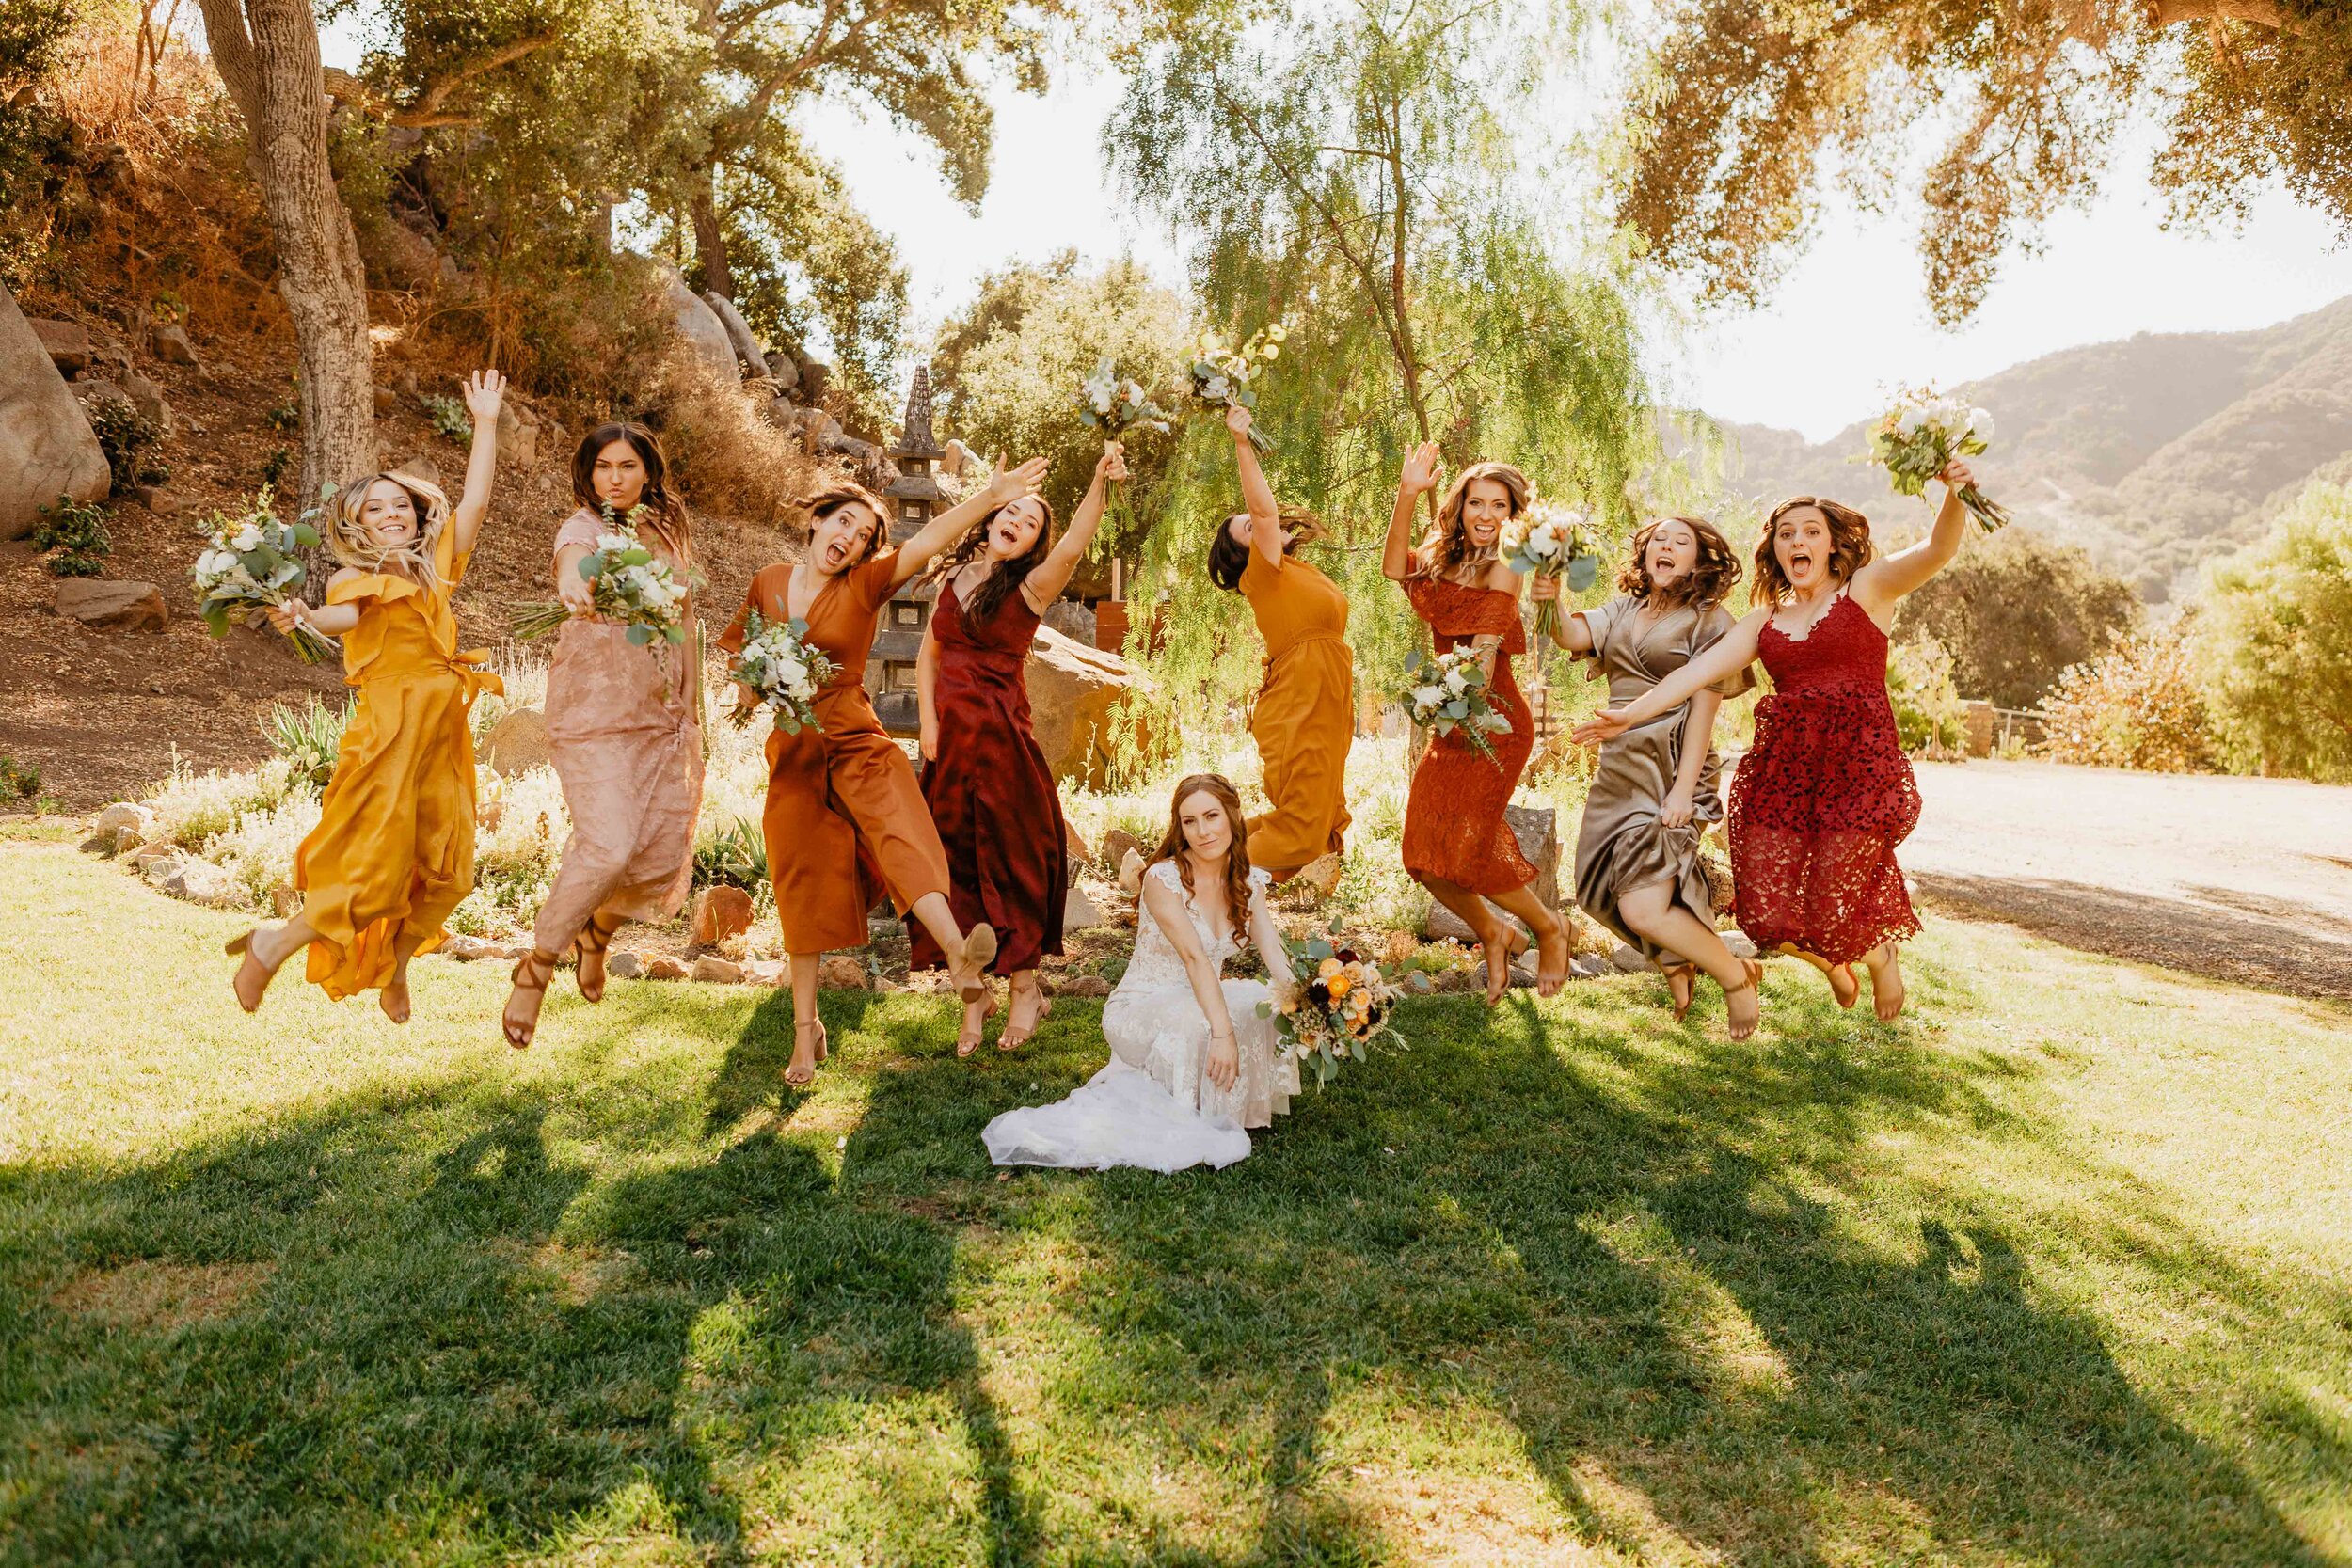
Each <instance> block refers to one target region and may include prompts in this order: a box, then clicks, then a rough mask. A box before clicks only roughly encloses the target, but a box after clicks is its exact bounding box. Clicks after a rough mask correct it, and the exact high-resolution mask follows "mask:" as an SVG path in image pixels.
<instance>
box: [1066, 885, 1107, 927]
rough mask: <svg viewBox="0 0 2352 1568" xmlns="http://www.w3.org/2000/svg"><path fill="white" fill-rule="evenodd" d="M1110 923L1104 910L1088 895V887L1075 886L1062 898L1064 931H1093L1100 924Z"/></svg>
mask: <svg viewBox="0 0 2352 1568" xmlns="http://www.w3.org/2000/svg"><path fill="white" fill-rule="evenodd" d="M1109 924H1110V922H1109V921H1107V920H1104V918H1103V911H1101V910H1098V909H1096V908H1095V907H1094V900H1093V899H1091V898H1089V897H1088V896H1087V891H1086V889H1084V888H1082V887H1073V888H1072V889H1071V890H1070V892H1069V894H1068V895H1067V896H1066V897H1065V898H1064V899H1063V900H1062V907H1061V928H1062V929H1063V931H1065V932H1069V931H1091V930H1093V929H1094V928H1095V927H1098V926H1107V925H1109Z"/></svg>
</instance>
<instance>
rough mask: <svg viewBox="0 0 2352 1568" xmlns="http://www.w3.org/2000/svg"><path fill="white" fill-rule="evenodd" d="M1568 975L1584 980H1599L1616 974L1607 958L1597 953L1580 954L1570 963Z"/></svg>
mask: <svg viewBox="0 0 2352 1568" xmlns="http://www.w3.org/2000/svg"><path fill="white" fill-rule="evenodd" d="M1568 973H1569V974H1573V975H1575V976H1577V977H1578V978H1579V979H1582V980H1597V979H1599V978H1600V977H1601V976H1602V975H1604V974H1614V973H1615V969H1614V966H1613V965H1612V964H1611V963H1610V962H1609V960H1608V959H1607V958H1602V957H1601V956H1600V955H1599V954H1597V953H1580V954H1578V955H1577V956H1576V957H1575V958H1571V959H1570V960H1569V961H1568Z"/></svg>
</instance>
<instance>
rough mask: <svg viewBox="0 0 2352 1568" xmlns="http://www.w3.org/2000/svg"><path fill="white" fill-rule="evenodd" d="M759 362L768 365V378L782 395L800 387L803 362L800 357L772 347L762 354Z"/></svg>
mask: <svg viewBox="0 0 2352 1568" xmlns="http://www.w3.org/2000/svg"><path fill="white" fill-rule="evenodd" d="M759 362H760V363H761V364H763V365H765V366H767V367H768V379H769V380H770V381H771V382H772V383H773V384H774V386H775V388H776V391H777V393H778V394H779V395H780V396H781V395H782V394H786V393H790V392H794V391H797V390H799V389H800V385H801V362H800V361H799V360H798V359H795V358H793V357H792V356H790V355H788V354H787V353H785V352H784V351H783V350H782V349H772V348H771V349H770V350H769V351H768V352H767V353H766V354H763V355H761V356H760V357H759Z"/></svg>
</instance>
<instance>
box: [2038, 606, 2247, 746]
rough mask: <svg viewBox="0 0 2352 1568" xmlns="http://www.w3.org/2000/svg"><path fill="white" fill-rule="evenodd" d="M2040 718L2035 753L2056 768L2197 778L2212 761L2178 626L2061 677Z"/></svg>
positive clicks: (2208, 720)
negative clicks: (2043, 755)
mask: <svg viewBox="0 0 2352 1568" xmlns="http://www.w3.org/2000/svg"><path fill="white" fill-rule="evenodd" d="M2042 722H2043V727H2044V737H2043V741H2042V750H2043V752H2045V753H2046V754H2047V755H2049V756H2050V757H2051V758H2052V759H2054V760H2056V761H2058V762H2072V763H2079V764H2082V765H2084V766H2086V767H2092V768H2141V769H2145V770H2147V771H2150V772H2156V773H2205V772H2211V771H2212V770H2213V769H2214V768H2215V766H2216V764H2217V745H2216V741H2215V738H2214V733H2213V715H2212V713H2211V711H2210V710H2209V709H2208V707H2207V706H2206V703H2205V695H2204V691H2203V689H2201V686H2200V685H2199V682H2198V679H2197V670H2196V664H2195V660H2194V659H2193V657H2191V654H2190V650H2189V647H2188V645H2187V642H2186V641H2185V638H2184V637H2183V635H2182V631H2181V628H2180V627H2178V626H2174V627H2170V628H2167V629H2165V630H2161V631H2152V632H2147V633H2143V634H2141V635H2139V636H2137V637H2134V638H2132V639H2130V640H2129V641H2125V642H2124V643H2123V644H2122V646H2121V647H2119V648H2117V649H2116V650H2115V651H2114V652H2113V653H2110V654H2108V655H2106V657H2103V658H2098V659H2094V660H2092V661H2091V662H2090V663H2089V664H2078V665H2076V666H2074V668H2073V669H2071V670H2069V671H2067V672H2066V673H2064V674H2063V675H2061V676H2059V677H2058V685H2057V687H2056V688H2055V689H2052V691H2051V692H2050V695H2049V698H2048V700H2047V701H2045V702H2044V703H2043V704H2042Z"/></svg>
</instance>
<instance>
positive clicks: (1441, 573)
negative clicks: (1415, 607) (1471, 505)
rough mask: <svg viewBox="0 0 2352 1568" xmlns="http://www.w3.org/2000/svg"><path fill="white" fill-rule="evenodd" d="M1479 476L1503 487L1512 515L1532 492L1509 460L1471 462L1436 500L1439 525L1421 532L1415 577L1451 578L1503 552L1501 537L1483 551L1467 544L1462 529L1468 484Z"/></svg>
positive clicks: (1480, 478) (1477, 479)
mask: <svg viewBox="0 0 2352 1568" xmlns="http://www.w3.org/2000/svg"><path fill="white" fill-rule="evenodd" d="M1482 479H1488V480H1492V481H1494V482H1495V483H1497V484H1500V485H1502V490H1503V494H1504V495H1506V496H1508V497H1509V498H1510V500H1511V515H1512V516H1514V517H1517V516H1518V515H1519V514H1520V513H1522V512H1525V511H1526V510H1527V502H1528V499H1529V498H1530V497H1531V496H1533V495H1534V488H1533V486H1531V485H1530V484H1529V483H1527V476H1526V475H1525V474H1523V473H1521V472H1519V470H1518V468H1517V467H1515V466H1513V465H1512V464H1509V463H1473V464H1471V465H1470V467H1467V468H1464V469H1463V470H1462V471H1461V473H1460V474H1458V475H1456V476H1455V478H1454V483H1452V484H1450V485H1448V486H1447V487H1446V492H1445V499H1444V500H1442V501H1440V502H1438V526H1437V527H1435V528H1433V529H1431V530H1430V531H1428V532H1427V533H1425V534H1423V535H1422V541H1421V548H1420V549H1419V550H1418V551H1417V552H1416V553H1417V555H1418V556H1419V558H1420V564H1419V566H1417V567H1416V568H1415V569H1414V571H1413V572H1412V574H1411V575H1412V576H1414V577H1417V578H1453V577H1454V575H1455V574H1456V573H1458V572H1459V571H1460V570H1461V569H1462V568H1463V567H1465V566H1472V565H1484V564H1486V562H1491V561H1493V560H1495V559H1496V558H1497V557H1498V556H1499V555H1501V554H1502V540H1501V538H1500V537H1498V538H1497V539H1496V541H1495V543H1494V544H1493V545H1492V546H1488V547H1487V548H1486V549H1483V550H1473V549H1471V548H1470V536H1469V535H1468V534H1467V533H1465V532H1464V531H1463V530H1462V501H1463V499H1464V498H1466V497H1468V496H1469V495H1470V486H1471V485H1473V484H1475V483H1478V482H1479V481H1480V480H1482Z"/></svg>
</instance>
